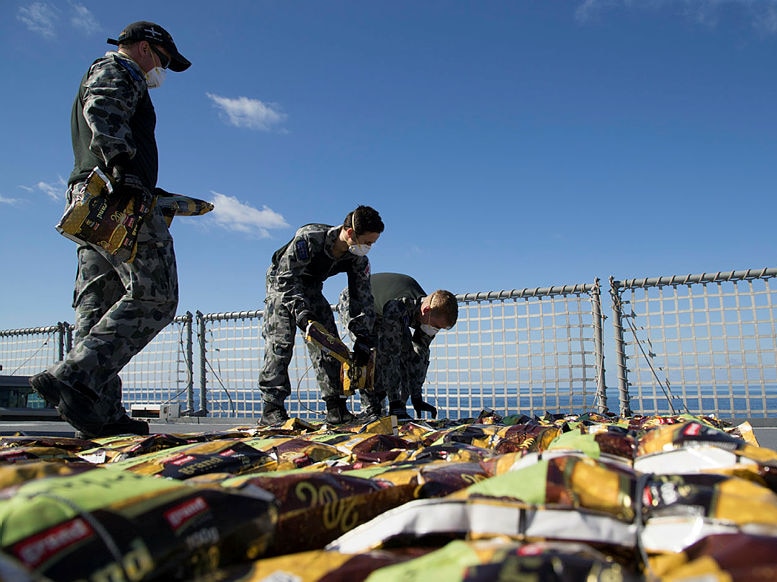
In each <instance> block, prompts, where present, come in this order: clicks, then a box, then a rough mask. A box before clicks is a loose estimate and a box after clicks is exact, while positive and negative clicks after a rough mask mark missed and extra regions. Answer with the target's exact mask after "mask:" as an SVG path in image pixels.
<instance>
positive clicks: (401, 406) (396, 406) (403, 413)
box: [389, 400, 413, 422]
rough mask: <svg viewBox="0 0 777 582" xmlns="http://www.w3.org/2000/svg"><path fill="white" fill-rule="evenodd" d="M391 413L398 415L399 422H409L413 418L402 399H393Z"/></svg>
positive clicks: (390, 406)
mask: <svg viewBox="0 0 777 582" xmlns="http://www.w3.org/2000/svg"><path fill="white" fill-rule="evenodd" d="M389 414H390V415H392V416H396V417H397V421H399V422H408V421H411V420H413V417H411V416H410V415H409V414H408V413H407V406H406V405H405V403H404V402H402V401H401V400H392V401H391V402H389Z"/></svg>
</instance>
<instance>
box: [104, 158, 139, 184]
mask: <svg viewBox="0 0 777 582" xmlns="http://www.w3.org/2000/svg"><path fill="white" fill-rule="evenodd" d="M108 169H109V170H110V174H111V179H112V180H113V184H114V185H115V186H124V183H125V182H126V180H127V174H132V173H133V172H132V160H131V159H130V157H129V154H127V153H122V154H119V155H117V156H115V157H114V158H113V159H112V160H111V161H110V162H108Z"/></svg>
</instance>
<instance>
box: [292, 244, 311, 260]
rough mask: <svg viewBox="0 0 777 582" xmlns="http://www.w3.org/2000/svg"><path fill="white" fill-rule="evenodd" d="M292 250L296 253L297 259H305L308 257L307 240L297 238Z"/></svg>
mask: <svg viewBox="0 0 777 582" xmlns="http://www.w3.org/2000/svg"><path fill="white" fill-rule="evenodd" d="M294 251H295V253H296V254H297V260H298V261H307V260H308V259H310V252H309V251H308V241H306V240H298V241H297V242H296V244H295V245H294Z"/></svg>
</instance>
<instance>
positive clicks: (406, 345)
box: [337, 273, 434, 402]
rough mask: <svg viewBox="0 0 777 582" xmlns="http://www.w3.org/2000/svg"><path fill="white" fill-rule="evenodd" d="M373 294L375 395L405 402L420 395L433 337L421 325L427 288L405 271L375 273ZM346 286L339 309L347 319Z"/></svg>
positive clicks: (372, 286)
mask: <svg viewBox="0 0 777 582" xmlns="http://www.w3.org/2000/svg"><path fill="white" fill-rule="evenodd" d="M370 283H371V289H372V294H373V296H374V298H375V312H376V314H377V319H376V322H375V333H376V336H377V354H376V365H375V397H376V398H378V399H380V400H381V401H382V400H383V398H385V397H386V396H388V400H389V402H392V401H401V402H406V401H407V399H408V398H409V397H410V396H421V388H422V387H423V385H424V381H425V380H426V372H427V370H428V369H429V346H430V344H431V343H432V340H433V339H434V338H433V337H432V336H428V335H426V334H425V333H423V332H422V331H421V329H420V323H421V322H420V321H419V313H420V310H421V299H423V298H424V297H425V296H426V292H425V291H424V290H423V289H422V288H421V286H420V285H419V284H418V282H417V281H416V280H415V279H413V278H412V277H409V276H407V275H400V274H397V273H375V274H374V275H372V277H370ZM349 304H350V292H349V289H344V290H343V291H342V293H340V300H339V302H338V306H337V309H338V312H339V313H340V317H341V318H342V319H343V322H347V321H348V319H349V317H348V306H349Z"/></svg>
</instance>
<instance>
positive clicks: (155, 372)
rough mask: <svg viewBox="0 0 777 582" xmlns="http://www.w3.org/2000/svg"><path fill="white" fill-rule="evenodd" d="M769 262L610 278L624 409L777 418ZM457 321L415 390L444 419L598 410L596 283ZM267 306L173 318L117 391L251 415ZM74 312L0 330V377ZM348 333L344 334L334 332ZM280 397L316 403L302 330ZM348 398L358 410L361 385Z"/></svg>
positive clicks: (59, 331)
mask: <svg viewBox="0 0 777 582" xmlns="http://www.w3.org/2000/svg"><path fill="white" fill-rule="evenodd" d="M775 276H777V269H759V270H747V271H733V272H728V273H715V274H702V275H684V276H672V277H658V278H652V279H631V280H626V281H617V280H615V279H614V278H611V279H610V297H611V299H612V313H613V328H612V329H613V332H614V337H613V341H612V343H609V341H608V345H607V346H606V347H609V348H610V349H611V350H614V361H615V368H616V371H617V389H618V401H619V407H620V413H621V414H622V415H624V416H630V415H632V414H646V415H647V414H655V413H662V414H663V413H673V412H684V411H686V410H687V411H689V412H691V413H704V414H711V413H714V414H717V415H719V416H722V417H730V418H759V417H769V416H777V313H775V309H777V298H775V291H773V290H772V289H771V288H770V279H771V278H773V277H775ZM457 298H458V300H459V310H460V316H459V321H458V323H457V325H456V326H455V327H454V328H453V329H452V330H448V331H443V332H441V333H439V334H438V335H437V337H436V338H435V340H434V341H433V342H432V346H431V365H430V368H429V374H428V376H427V381H426V385H425V387H424V395H425V397H426V398H427V399H428V400H430V401H431V402H432V403H433V404H435V405H436V406H437V407H438V408H440V410H441V413H442V414H444V415H446V416H448V417H450V418H465V417H469V416H473V415H476V414H477V413H478V412H479V411H480V410H481V409H483V408H491V409H494V410H496V411H498V412H500V413H505V414H517V413H523V414H530V415H533V414H542V413H544V412H546V411H549V412H579V411H582V410H599V411H601V410H605V409H606V408H607V404H608V402H607V391H606V386H605V373H604V347H605V345H604V342H603V340H602V320H603V319H604V318H603V316H602V311H601V300H600V289H599V283H598V280H597V281H596V282H595V283H593V284H579V285H568V286H559V287H547V288H535V289H523V290H512V291H498V292H486V293H468V294H463V295H459V296H458V297H457ZM261 325H262V312H261V311H242V312H233V313H220V314H202V313H200V312H197V314H196V317H193V316H192V314H191V313H187V314H186V315H184V316H181V317H177V318H176V319H175V321H174V322H173V323H172V324H171V325H170V326H168V328H166V329H165V330H163V331H162V332H161V333H160V334H159V335H158V336H157V337H156V338H155V339H154V340H153V341H152V342H151V343H150V344H149V345H148V346H147V347H146V348H145V349H144V350H143V351H142V352H141V353H140V354H138V355H137V356H136V357H135V358H133V360H132V361H131V362H130V363H129V364H128V365H127V366H126V367H125V369H124V370H123V371H122V379H123V383H124V403H125V406H127V407H128V408H129V407H130V405H131V404H133V403H139V404H143V403H156V404H162V403H177V404H179V406H180V410H181V412H182V413H183V414H188V415H194V416H206V415H207V416H215V417H237V418H256V417H258V416H259V415H260V414H261V396H260V393H259V390H258V387H257V383H258V378H259V373H260V371H261V368H262V358H263V356H264V340H263V338H262V334H261ZM71 334H72V328H71V326H70V325H69V324H66V323H60V324H57V325H56V326H50V327H40V328H28V329H19V330H6V331H0V366H2V371H0V374H2V375H19V376H24V375H32V374H35V373H37V372H39V371H41V370H42V369H44V368H45V367H46V366H48V365H50V364H52V363H54V362H56V361H58V360H61V359H62V358H63V356H64V354H65V353H66V352H67V351H68V350H69V349H70V347H71V345H72V335H71ZM341 336H343V337H344V339H345V341H346V343H348V342H350V339H349V338H348V337H347V336H346V334H344V333H341ZM289 373H290V377H291V380H292V395H291V397H290V398H289V399H288V401H287V403H286V404H287V408H288V410H289V413H290V414H291V415H292V416H299V417H301V418H311V417H315V416H316V415H317V414H323V412H324V405H323V402H321V400H320V394H319V390H318V386H317V384H316V380H315V374H314V373H313V371H312V369H311V368H310V361H309V358H308V356H307V346H305V343H304V340H303V339H302V337H301V335H300V334H297V338H296V344H295V350H294V358H293V360H292V363H291V366H290V369H289ZM351 404H352V407H353V408H355V409H356V410H358V409H359V405H358V396H357V397H355V398H354V399H353V402H352V403H351Z"/></svg>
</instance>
